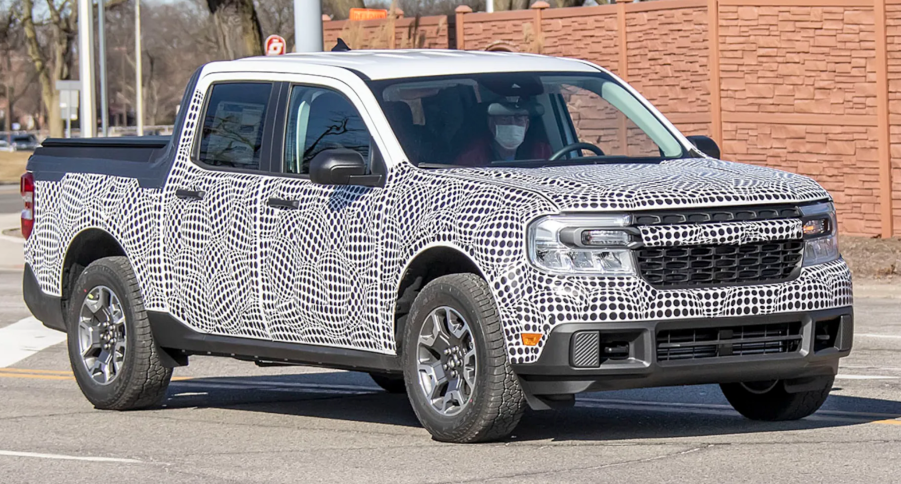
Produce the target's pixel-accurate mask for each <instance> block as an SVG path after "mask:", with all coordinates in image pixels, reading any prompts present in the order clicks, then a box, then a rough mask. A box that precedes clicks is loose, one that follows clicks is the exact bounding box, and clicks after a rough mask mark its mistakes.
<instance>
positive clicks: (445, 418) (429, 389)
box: [402, 274, 525, 443]
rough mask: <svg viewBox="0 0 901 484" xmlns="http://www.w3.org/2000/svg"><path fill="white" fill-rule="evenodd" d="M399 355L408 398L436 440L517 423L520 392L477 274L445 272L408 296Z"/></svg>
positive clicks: (486, 435)
mask: <svg viewBox="0 0 901 484" xmlns="http://www.w3.org/2000/svg"><path fill="white" fill-rule="evenodd" d="M402 354H403V366H404V379H405V381H406V385H407V395H408V396H409V398H410V403H411V404H412V406H413V410H414V412H416V416H417V417H418V418H419V421H420V423H422V426H423V427H425V429H426V430H428V431H429V433H431V434H432V437H433V438H435V439H436V440H440V441H445V442H458V443H468V442H484V441H489V440H496V439H499V438H502V437H505V436H507V435H508V434H510V432H512V431H513V429H514V428H515V427H516V425H517V424H518V423H519V419H520V418H521V417H522V414H523V411H524V410H525V397H524V395H523V391H522V388H521V387H520V385H519V380H517V378H516V375H515V374H514V373H513V369H512V367H511V366H510V363H509V362H508V360H507V355H506V352H505V349H504V333H503V330H502V329H501V324H500V320H499V318H498V312H497V307H496V305H495V303H494V298H493V297H492V296H491V293H490V291H489V290H488V284H486V283H485V281H484V280H483V279H482V278H480V277H478V276H476V275H474V274H452V275H448V276H443V277H440V278H438V279H435V280H434V281H432V282H430V283H429V284H428V285H426V286H425V288H423V290H422V292H420V293H419V295H418V296H417V297H416V300H415V301H414V302H413V307H412V309H411V311H410V317H409V318H408V324H407V327H406V330H405V332H404V339H403V351H402Z"/></svg>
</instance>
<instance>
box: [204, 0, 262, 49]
mask: <svg viewBox="0 0 901 484" xmlns="http://www.w3.org/2000/svg"><path fill="white" fill-rule="evenodd" d="M207 5H208V6H209V9H210V13H212V14H213V20H214V21H215V23H216V29H217V31H218V33H219V45H220V47H221V48H222V49H223V51H224V53H225V56H226V57H227V58H229V59H238V58H240V57H248V56H254V55H263V38H262V37H263V34H262V31H261V29H260V19H259V17H257V11H256V8H254V5H253V0H207Z"/></svg>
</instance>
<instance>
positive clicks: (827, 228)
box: [801, 203, 839, 267]
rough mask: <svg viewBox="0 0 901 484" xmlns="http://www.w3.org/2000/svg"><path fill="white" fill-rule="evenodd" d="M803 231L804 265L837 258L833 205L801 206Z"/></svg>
mask: <svg viewBox="0 0 901 484" xmlns="http://www.w3.org/2000/svg"><path fill="white" fill-rule="evenodd" d="M801 217H802V218H801V221H802V222H803V224H804V226H803V231H804V264H803V266H804V267H807V266H812V265H815V264H823V263H825V262H832V261H834V260H836V259H838V258H839V252H838V234H837V230H836V222H835V207H833V206H832V204H831V203H818V204H816V205H807V206H804V207H801Z"/></svg>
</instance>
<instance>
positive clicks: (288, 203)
mask: <svg viewBox="0 0 901 484" xmlns="http://www.w3.org/2000/svg"><path fill="white" fill-rule="evenodd" d="M266 205H269V206H270V207H272V208H286V209H288V210H297V209H298V208H299V207H300V201H298V200H285V199H284V198H270V199H269V200H267V201H266Z"/></svg>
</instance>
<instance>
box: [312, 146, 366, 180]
mask: <svg viewBox="0 0 901 484" xmlns="http://www.w3.org/2000/svg"><path fill="white" fill-rule="evenodd" d="M367 171H368V170H367V168H366V161H365V160H364V159H363V155H361V154H360V153H358V152H356V151H354V150H347V149H331V150H325V151H322V152H321V153H319V154H318V155H316V156H315V157H314V158H313V159H312V160H311V161H310V181H312V182H313V183H318V184H320V185H366V186H374V185H377V184H378V183H379V182H380V181H381V179H382V176H381V175H370V174H367Z"/></svg>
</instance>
